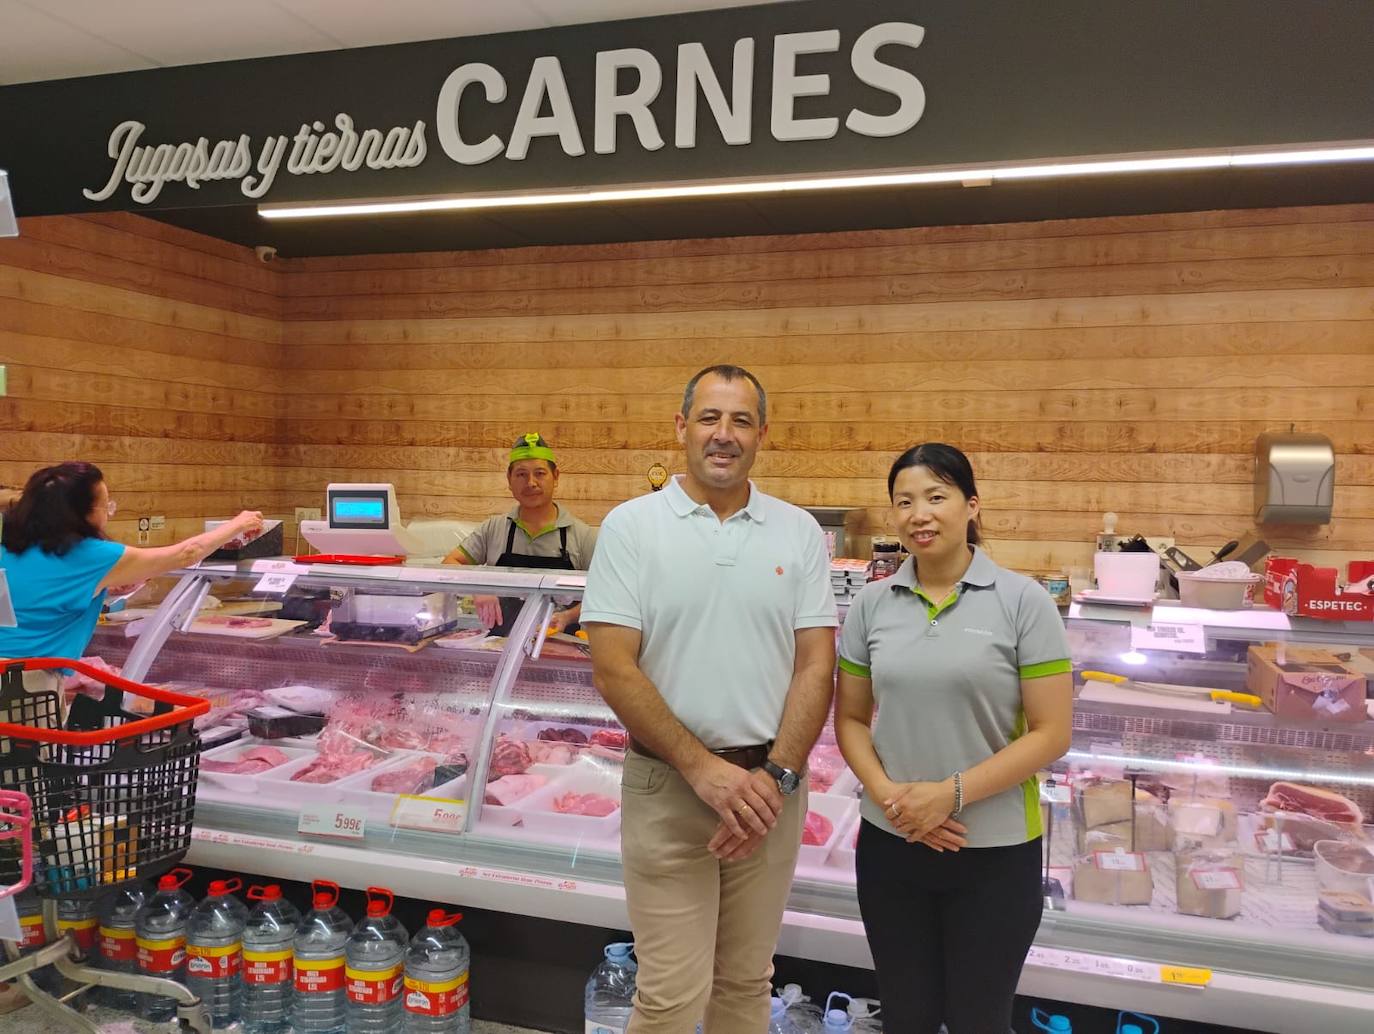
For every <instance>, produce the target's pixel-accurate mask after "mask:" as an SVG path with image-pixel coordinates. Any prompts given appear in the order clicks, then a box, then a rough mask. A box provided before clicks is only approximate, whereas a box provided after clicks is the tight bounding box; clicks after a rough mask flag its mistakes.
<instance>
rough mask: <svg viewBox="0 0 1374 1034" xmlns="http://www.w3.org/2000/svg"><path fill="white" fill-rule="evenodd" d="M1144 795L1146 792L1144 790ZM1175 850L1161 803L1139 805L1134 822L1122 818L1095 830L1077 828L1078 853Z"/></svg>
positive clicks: (1137, 805)
mask: <svg viewBox="0 0 1374 1034" xmlns="http://www.w3.org/2000/svg"><path fill="white" fill-rule="evenodd" d="M1142 792H1144V791H1142ZM1172 848H1173V840H1172V838H1171V837H1170V835H1169V826H1168V823H1167V821H1166V819H1165V817H1164V809H1163V807H1161V806H1160V805H1158V804H1145V803H1137V804H1136V815H1135V822H1134V823H1132V822H1131V820H1130V819H1123V820H1122V821H1120V822H1108V823H1107V824H1106V825H1104V826H1097V827H1095V828H1092V829H1085V828H1083V827H1082V826H1079V827H1078V850H1079V853H1081V854H1087V853H1090V852H1092V851H1115V850H1118V849H1120V850H1124V851H1168V850H1171V849H1172Z"/></svg>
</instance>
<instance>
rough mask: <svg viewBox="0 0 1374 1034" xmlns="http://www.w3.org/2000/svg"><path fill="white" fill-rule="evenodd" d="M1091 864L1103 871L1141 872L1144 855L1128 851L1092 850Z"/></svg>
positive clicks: (1143, 866)
mask: <svg viewBox="0 0 1374 1034" xmlns="http://www.w3.org/2000/svg"><path fill="white" fill-rule="evenodd" d="M1093 864H1094V865H1096V866H1097V867H1098V868H1099V869H1101V870H1102V871H1103V872H1143V871H1144V869H1145V856H1144V855H1142V854H1136V853H1132V852H1130V851H1094V852H1093Z"/></svg>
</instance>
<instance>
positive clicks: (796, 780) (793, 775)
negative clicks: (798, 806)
mask: <svg viewBox="0 0 1374 1034" xmlns="http://www.w3.org/2000/svg"><path fill="white" fill-rule="evenodd" d="M763 770H764V771H765V772H767V773H768V774H769V775H770V776H772V777H773V778H774V779H776V780H777V781H778V789H779V790H781V791H782V795H783V796H784V797H791V796H792V795H793V794H794V793H796V792H797V787H799V786H801V774H800V773H798V772H796V771H794V770H792V769H790V768H783V767H782V766H781V765H775V764H773V762H771V761H765V762H764V763H763Z"/></svg>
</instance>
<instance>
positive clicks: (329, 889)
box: [310, 880, 339, 910]
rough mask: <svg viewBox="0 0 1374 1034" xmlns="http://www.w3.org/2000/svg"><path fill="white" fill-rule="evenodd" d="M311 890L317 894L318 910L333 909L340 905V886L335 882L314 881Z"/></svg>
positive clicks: (315, 903)
mask: <svg viewBox="0 0 1374 1034" xmlns="http://www.w3.org/2000/svg"><path fill="white" fill-rule="evenodd" d="M310 888H311V889H312V890H313V891H314V892H315V897H314V905H315V907H316V908H317V909H321V910H323V909H326V908H333V907H334V906H335V905H337V904H338V903H339V885H338V884H337V883H335V882H334V881H333V880H312V881H311V883H310Z"/></svg>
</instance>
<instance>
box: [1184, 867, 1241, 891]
mask: <svg viewBox="0 0 1374 1034" xmlns="http://www.w3.org/2000/svg"><path fill="white" fill-rule="evenodd" d="M1189 875H1190V876H1191V877H1192V878H1193V885H1194V886H1196V887H1197V889H1198V890H1240V889H1241V885H1240V873H1238V872H1236V870H1235V869H1195V870H1193V871H1192V872H1191V873H1189Z"/></svg>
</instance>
